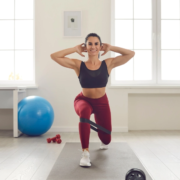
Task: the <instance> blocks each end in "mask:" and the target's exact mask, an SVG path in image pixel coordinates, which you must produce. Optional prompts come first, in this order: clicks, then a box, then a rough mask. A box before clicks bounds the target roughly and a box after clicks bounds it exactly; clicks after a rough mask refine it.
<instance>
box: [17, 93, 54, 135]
mask: <svg viewBox="0 0 180 180" xmlns="http://www.w3.org/2000/svg"><path fill="white" fill-rule="evenodd" d="M53 121H54V110H53V108H52V106H51V104H50V103H49V102H48V101H47V100H46V99H44V98H42V97H40V96H28V97H26V98H24V99H22V100H21V101H20V102H19V103H18V129H19V130H20V131H21V132H22V133H24V134H26V135H29V136H38V135H41V134H44V133H45V132H47V131H48V130H49V129H50V127H51V126H52V124H53Z"/></svg>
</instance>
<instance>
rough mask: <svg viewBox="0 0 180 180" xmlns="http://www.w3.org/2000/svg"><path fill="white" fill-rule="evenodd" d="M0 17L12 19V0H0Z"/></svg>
mask: <svg viewBox="0 0 180 180" xmlns="http://www.w3.org/2000/svg"><path fill="white" fill-rule="evenodd" d="M0 19H14V0H0Z"/></svg>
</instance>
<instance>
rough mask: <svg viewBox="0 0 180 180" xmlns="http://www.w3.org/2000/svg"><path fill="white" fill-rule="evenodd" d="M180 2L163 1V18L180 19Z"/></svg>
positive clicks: (175, 0) (176, 0) (174, 0)
mask: <svg viewBox="0 0 180 180" xmlns="http://www.w3.org/2000/svg"><path fill="white" fill-rule="evenodd" d="M179 3H180V2H179V0H161V18H162V19H179V18H180V17H179V12H180V10H179V7H180V4H179Z"/></svg>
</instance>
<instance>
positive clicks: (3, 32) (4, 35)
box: [0, 20, 14, 49]
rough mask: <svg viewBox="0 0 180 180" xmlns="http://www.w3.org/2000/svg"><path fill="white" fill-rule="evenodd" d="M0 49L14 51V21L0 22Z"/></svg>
mask: <svg viewBox="0 0 180 180" xmlns="http://www.w3.org/2000/svg"><path fill="white" fill-rule="evenodd" d="M0 49H14V21H13V20H2V21H0Z"/></svg>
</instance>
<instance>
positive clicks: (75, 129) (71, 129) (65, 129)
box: [48, 127, 128, 132]
mask: <svg viewBox="0 0 180 180" xmlns="http://www.w3.org/2000/svg"><path fill="white" fill-rule="evenodd" d="M48 131H49V132H79V129H78V127H51V128H50V129H49V130H48ZM91 132H95V131H94V130H92V129H91ZM112 132H128V127H115V128H112Z"/></svg>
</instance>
